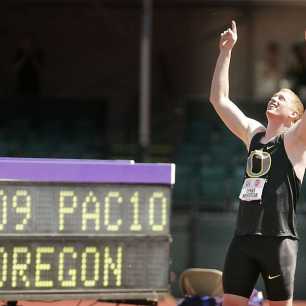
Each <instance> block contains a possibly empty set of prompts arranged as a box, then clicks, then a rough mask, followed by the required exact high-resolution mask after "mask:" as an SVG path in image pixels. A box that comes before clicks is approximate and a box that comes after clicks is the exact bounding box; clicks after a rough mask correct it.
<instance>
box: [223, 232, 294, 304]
mask: <svg viewBox="0 0 306 306" xmlns="http://www.w3.org/2000/svg"><path fill="white" fill-rule="evenodd" d="M297 251H298V241H297V240H295V239H291V238H288V237H270V236H269V237H266V236H258V235H249V236H236V237H234V239H233V240H232V242H231V244H230V246H229V249H228V252H227V256H226V259H225V265H224V271H223V288H224V293H228V294H235V295H239V296H243V297H246V298H249V296H250V295H251V292H252V290H253V288H254V286H255V284H256V282H257V279H258V276H259V274H260V273H261V275H262V278H263V280H264V282H265V287H266V291H267V298H268V299H269V300H271V301H282V300H288V299H290V298H292V296H293V287H294V275H295V267H296V257H297Z"/></svg>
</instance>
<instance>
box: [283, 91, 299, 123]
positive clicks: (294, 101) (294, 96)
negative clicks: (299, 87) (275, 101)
mask: <svg viewBox="0 0 306 306" xmlns="http://www.w3.org/2000/svg"><path fill="white" fill-rule="evenodd" d="M280 91H285V92H287V93H289V94H290V95H291V97H292V100H291V102H292V104H293V107H294V109H295V111H296V112H297V114H298V115H297V117H296V119H295V120H294V122H296V121H298V120H300V119H301V118H302V116H303V114H304V105H303V103H302V101H301V99H300V98H299V97H298V95H297V94H295V93H294V92H293V91H292V90H291V89H289V88H282V89H281V90H280Z"/></svg>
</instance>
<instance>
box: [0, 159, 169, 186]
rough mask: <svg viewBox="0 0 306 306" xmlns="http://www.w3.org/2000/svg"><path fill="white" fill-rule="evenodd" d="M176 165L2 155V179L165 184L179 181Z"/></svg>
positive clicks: (0, 162) (0, 173)
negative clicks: (6, 156) (7, 156)
mask: <svg viewBox="0 0 306 306" xmlns="http://www.w3.org/2000/svg"><path fill="white" fill-rule="evenodd" d="M174 177H175V165H174V164H145V163H143V164H142V163H138V164H137V163H133V161H104V160H78V159H43V158H37V159H35V158H0V180H1V181H24V182H70V183H119V184H120V183H122V184H165V185H172V184H174V181H175V178H174Z"/></svg>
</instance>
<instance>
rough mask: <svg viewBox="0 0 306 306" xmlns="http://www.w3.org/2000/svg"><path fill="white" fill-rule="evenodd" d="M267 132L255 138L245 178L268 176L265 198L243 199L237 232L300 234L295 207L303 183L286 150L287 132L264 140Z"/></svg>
mask: <svg viewBox="0 0 306 306" xmlns="http://www.w3.org/2000/svg"><path fill="white" fill-rule="evenodd" d="M264 134H265V133H264V132H263V133H258V134H256V135H255V136H254V137H253V138H252V141H251V145H250V150H249V153H248V160H247V166H246V171H245V178H250V177H255V178H264V179H266V183H265V185H264V188H263V193H262V197H261V200H253V201H243V200H240V205H239V211H238V219H237V225H236V235H264V236H289V237H292V238H298V234H297V230H296V220H295V210H296V202H297V200H298V197H299V193H300V189H301V183H300V181H299V179H298V178H297V176H296V174H295V171H294V169H293V166H292V164H291V162H290V160H289V159H288V156H287V153H286V151H285V147H284V135H280V136H277V137H276V138H274V139H273V140H271V141H270V142H268V143H267V144H262V143H260V139H261V138H262V137H263V136H264ZM258 151H261V152H258ZM258 153H259V154H258Z"/></svg>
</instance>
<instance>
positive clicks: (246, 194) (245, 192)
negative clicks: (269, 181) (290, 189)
mask: <svg viewBox="0 0 306 306" xmlns="http://www.w3.org/2000/svg"><path fill="white" fill-rule="evenodd" d="M265 183H266V179H264V178H247V179H245V181H244V183H243V186H242V189H241V192H240V195H239V199H240V200H242V201H256V200H261V196H262V192H263V189H264V186H265Z"/></svg>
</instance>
